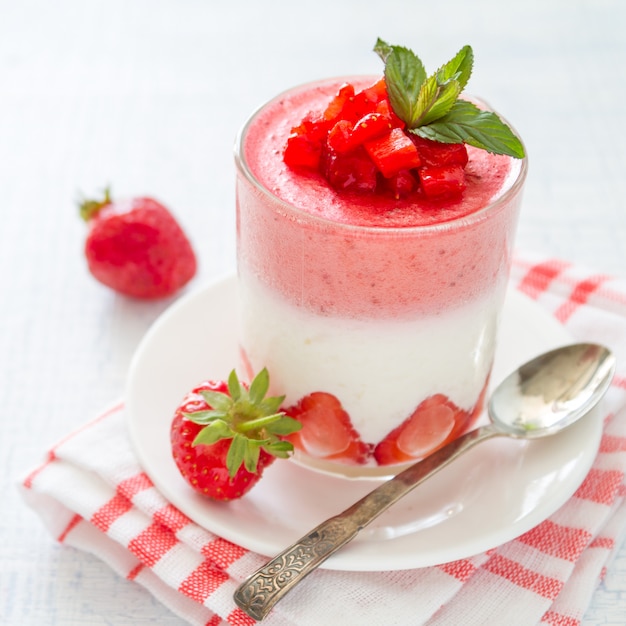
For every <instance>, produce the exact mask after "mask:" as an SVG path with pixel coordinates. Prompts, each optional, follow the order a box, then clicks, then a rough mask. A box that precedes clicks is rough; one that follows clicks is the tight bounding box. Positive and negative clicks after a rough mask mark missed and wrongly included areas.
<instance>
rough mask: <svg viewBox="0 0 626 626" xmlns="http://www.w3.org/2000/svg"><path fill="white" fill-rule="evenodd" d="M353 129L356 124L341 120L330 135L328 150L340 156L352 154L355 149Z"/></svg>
mask: <svg viewBox="0 0 626 626" xmlns="http://www.w3.org/2000/svg"><path fill="white" fill-rule="evenodd" d="M353 128H354V124H353V123H352V122H350V121H349V120H339V121H338V122H337V123H336V124H335V125H334V126H333V127H332V128H331V129H330V132H329V133H328V139H327V146H328V148H330V149H331V150H334V151H335V152H337V153H339V154H342V153H344V152H350V150H352V148H353V147H354V146H353V145H352V129H353Z"/></svg>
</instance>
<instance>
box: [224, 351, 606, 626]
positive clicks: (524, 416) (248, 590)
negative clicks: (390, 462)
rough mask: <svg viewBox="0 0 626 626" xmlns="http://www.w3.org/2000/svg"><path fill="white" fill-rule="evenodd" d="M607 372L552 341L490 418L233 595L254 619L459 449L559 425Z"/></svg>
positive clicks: (596, 359) (602, 362) (595, 393)
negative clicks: (552, 343)
mask: <svg viewBox="0 0 626 626" xmlns="http://www.w3.org/2000/svg"><path fill="white" fill-rule="evenodd" d="M614 372H615V357H614V356H613V354H612V353H611V352H610V351H609V350H608V349H607V348H605V347H604V346H601V345H598V344H593V343H579V344H573V345H569V346H564V347H561V348H557V349H556V350H552V351H550V352H547V353H545V354H542V355H540V356H538V357H536V358H534V359H532V360H531V361H529V362H527V363H525V364H524V365H522V366H521V367H520V368H518V369H517V370H516V371H515V372H513V373H512V374H511V375H509V376H508V377H507V378H505V379H504V380H503V381H502V383H500V385H498V387H497V388H496V390H495V391H494V392H493V394H492V396H491V398H490V400H489V404H488V414H489V417H490V423H489V424H487V425H485V426H480V427H478V428H476V429H474V430H472V431H470V432H467V433H465V434H464V435H461V436H460V437H459V438H457V439H455V440H454V441H452V442H450V443H449V444H447V445H445V446H444V447H442V448H440V449H439V450H437V451H436V452H434V453H433V454H431V455H429V456H428V457H426V458H424V459H422V460H421V461H417V462H416V463H414V464H413V465H410V466H409V467H408V468H406V469H405V470H403V471H402V472H400V473H399V474H397V475H396V476H394V477H393V478H391V479H390V480H388V481H386V482H384V483H382V484H381V485H380V486H378V487H377V488H376V489H374V490H373V491H371V492H370V493H368V494H367V495H366V496H364V497H363V498H361V499H360V500H359V501H358V502H355V503H354V504H353V505H352V506H350V507H349V508H347V509H346V510H345V511H343V512H342V513H339V514H338V515H335V516H334V517H331V518H330V519H328V520H326V521H325V522H322V523H321V524H319V525H318V526H317V527H316V528H314V529H313V530H312V531H310V532H309V533H307V534H306V535H304V536H303V537H302V538H301V539H299V540H298V541H297V542H296V543H295V544H293V545H292V546H290V547H288V548H286V549H285V550H283V552H281V553H280V554H279V555H278V556H276V557H274V558H273V559H271V560H270V561H269V562H268V563H267V564H266V565H264V566H263V567H261V568H260V569H259V570H257V571H256V572H255V573H254V574H252V575H251V576H250V577H249V578H248V579H247V580H246V581H244V582H243V583H242V584H241V585H240V586H239V587H238V588H237V590H236V591H235V594H234V599H235V602H236V603H237V605H238V606H239V607H240V608H241V609H242V610H243V611H244V612H246V613H247V614H248V615H250V616H251V617H253V618H254V619H256V620H261V619H263V618H264V617H265V616H266V615H267V614H268V613H269V611H270V610H271V608H272V607H273V606H274V605H275V604H276V602H278V601H279V600H280V599H281V598H282V597H283V596H284V595H285V594H286V593H287V592H289V591H290V590H291V589H293V587H295V586H296V585H297V584H298V583H299V582H300V581H301V580H302V579H303V578H304V577H305V576H307V575H308V574H309V573H311V572H312V571H313V570H315V569H316V568H317V567H318V566H319V565H320V564H321V563H323V562H324V561H325V560H326V559H327V558H328V557H330V556H331V555H332V554H334V553H335V552H336V551H337V550H339V549H340V548H341V547H342V546H344V545H345V544H347V543H348V542H350V541H351V540H352V539H353V538H354V537H355V536H356V535H357V534H358V533H359V531H360V530H361V529H362V528H364V527H365V526H366V525H367V524H369V523H370V522H372V521H373V520H374V519H376V518H377V517H378V516H379V515H380V514H381V513H383V512H384V511H386V510H387V509H388V508H389V507H390V506H392V505H393V504H394V503H395V502H397V501H398V500H399V499H400V498H402V497H403V496H405V495H406V494H407V493H409V492H410V491H412V490H413V489H415V487H417V486H418V485H420V484H421V483H423V482H424V481H425V480H427V479H428V478H430V477H431V476H433V474H435V473H437V472H438V471H439V470H441V469H442V468H444V467H445V466H447V465H449V464H450V463H451V462H452V461H454V460H455V459H456V458H458V457H459V456H460V455H462V454H463V453H464V452H466V451H468V450H470V449H471V448H473V447H474V446H475V445H477V444H478V443H480V442H482V441H485V440H487V439H491V438H493V437H496V436H508V437H514V438H517V439H537V438H539V437H545V436H548V435H554V434H556V433H557V432H559V431H562V430H563V429H565V428H567V427H568V426H570V425H571V424H573V423H574V422H576V421H577V420H579V419H580V418H581V417H583V416H584V415H586V414H587V413H588V412H589V411H590V410H591V409H592V408H593V407H594V406H595V405H596V404H597V402H598V401H599V400H600V398H601V397H602V396H603V395H604V393H605V392H606V390H607V389H608V387H609V385H610V383H611V380H612V378H613V374H614Z"/></svg>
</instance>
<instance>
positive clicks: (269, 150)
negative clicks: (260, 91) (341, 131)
mask: <svg viewBox="0 0 626 626" xmlns="http://www.w3.org/2000/svg"><path fill="white" fill-rule="evenodd" d="M350 80H351V81H352V82H353V83H355V87H356V88H357V89H358V88H362V87H365V86H367V85H370V84H372V82H374V80H375V79H373V78H372V79H363V78H361V79H350ZM342 82H345V81H341V80H340V81H337V80H331V81H325V82H321V83H318V84H317V86H316V87H315V88H314V89H313V90H311V88H310V87H308V86H304V87H303V88H301V89H299V90H294V91H292V92H290V93H289V94H288V95H283V96H281V97H279V98H277V99H275V100H274V101H272V102H271V103H270V104H269V105H268V106H267V107H265V108H264V109H263V110H262V111H261V112H260V113H258V114H257V117H256V118H255V121H254V124H252V125H250V126H248V127H247V129H246V136H245V149H244V154H243V157H244V159H245V161H246V163H247V165H248V167H249V169H250V171H251V172H252V173H253V176H255V177H256V178H257V180H258V183H259V184H260V185H261V186H262V187H264V188H265V189H266V190H268V191H269V192H270V193H271V194H274V195H275V196H276V197H278V198H280V199H281V200H282V201H284V203H285V205H283V206H280V207H277V208H276V212H266V211H250V212H248V213H247V214H246V220H247V222H248V223H247V228H246V230H245V231H244V232H243V233H242V235H243V236H244V237H246V240H245V241H244V242H243V243H242V248H243V254H244V259H243V260H244V263H245V264H246V265H247V266H248V267H249V269H250V270H252V271H253V273H254V274H256V275H257V276H263V277H264V278H263V282H264V283H265V284H266V285H267V286H268V287H269V288H271V289H272V290H275V291H276V292H277V293H280V294H282V296H283V297H285V298H286V299H287V300H289V301H290V302H292V303H293V304H296V305H297V306H301V307H304V308H307V309H309V310H311V311H317V312H318V313H320V314H324V315H329V314H330V315H341V316H345V317H358V318H361V317H364V316H365V317H368V318H377V317H382V318H387V317H389V316H394V317H397V316H400V317H403V316H412V315H414V314H416V313H435V312H436V311H437V310H445V309H447V308H449V307H450V306H456V304H457V303H461V302H465V301H467V300H468V299H474V298H476V297H477V296H478V295H480V293H482V292H484V291H485V290H490V289H491V288H492V285H493V277H495V276H498V275H499V274H500V271H501V267H502V265H503V264H504V265H506V264H507V263H508V259H509V255H510V248H511V244H512V242H511V240H510V237H509V233H510V232H511V231H512V230H513V229H512V228H511V221H514V220H515V219H516V215H512V214H511V212H510V211H506V203H505V202H503V203H502V206H501V207H500V208H495V210H494V211H492V212H491V213H494V212H496V213H497V215H495V216H494V215H490V217H489V219H488V220H487V219H486V216H485V217H481V216H479V215H474V216H473V217H472V218H471V223H468V225H467V226H463V224H462V223H461V224H459V221H458V220H462V218H463V217H464V216H468V215H470V214H475V213H476V211H480V210H481V209H483V208H484V207H485V206H487V205H488V204H489V203H490V202H492V201H493V199H494V198H497V197H498V195H502V193H503V192H504V190H505V189H506V187H507V186H510V185H511V183H512V182H513V181H514V180H515V178H516V177H517V174H518V173H519V162H516V161H515V160H514V159H511V158H509V157H503V156H496V155H493V154H490V153H487V152H485V151H483V150H477V149H474V148H471V147H469V148H468V152H469V157H470V163H469V165H468V167H467V170H466V176H467V189H466V191H465V193H464V195H463V198H462V199H461V200H460V201H459V202H455V203H450V204H448V205H447V206H443V207H442V206H441V204H440V203H439V204H436V205H434V204H433V203H432V202H428V201H421V202H420V203H419V204H417V203H416V202H415V200H414V199H412V198H410V199H407V200H400V201H394V200H392V199H391V198H389V197H384V196H383V197H381V196H363V195H359V194H341V195H340V194H338V193H336V192H335V191H334V190H333V189H332V188H330V187H329V185H328V184H327V183H326V181H325V180H324V179H323V178H322V176H321V175H319V176H318V175H315V174H305V175H302V174H300V173H297V172H294V171H292V170H290V169H289V168H288V167H287V166H286V165H285V164H284V162H283V160H282V156H281V155H282V150H283V148H284V145H285V142H286V140H287V137H288V136H289V133H290V131H291V128H292V127H293V126H296V125H297V124H298V123H299V122H300V120H301V119H302V118H303V117H305V115H306V114H307V113H308V112H310V111H323V110H324V108H325V107H326V105H327V104H328V102H329V100H330V99H331V98H332V97H333V96H334V95H335V94H336V92H337V91H338V88H339V86H340V85H341V83H342ZM514 165H515V166H516V171H512V167H513V166H514ZM258 193H259V194H260V196H262V195H263V193H264V192H262V191H260V190H259V191H258ZM259 202H263V200H262V198H261V197H259ZM298 209H299V210H300V211H302V212H304V213H306V214H307V217H306V219H303V218H301V216H300V215H299V211H298ZM513 213H515V212H513ZM278 220H280V224H278ZM451 222H454V224H450V223H451ZM480 222H482V224H481V223H480ZM415 228H419V229H420V235H419V245H416V239H415V237H416V233H415ZM248 235H249V237H248ZM302 268H306V272H305V274H304V275H303V271H302ZM339 270H340V271H339Z"/></svg>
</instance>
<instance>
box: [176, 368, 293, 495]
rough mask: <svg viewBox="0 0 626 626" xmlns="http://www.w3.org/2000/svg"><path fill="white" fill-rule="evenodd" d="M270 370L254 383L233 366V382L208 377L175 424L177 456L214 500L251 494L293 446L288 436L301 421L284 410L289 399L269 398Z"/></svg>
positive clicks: (183, 469)
mask: <svg viewBox="0 0 626 626" xmlns="http://www.w3.org/2000/svg"><path fill="white" fill-rule="evenodd" d="M268 389H269V374H268V372H267V370H266V369H263V370H261V372H259V374H257V376H256V377H255V378H254V380H253V381H252V383H251V384H250V387H249V388H248V387H247V386H246V385H244V384H242V383H241V382H240V381H239V379H238V377H237V374H236V373H235V371H234V370H233V371H232V372H231V374H230V376H229V378H228V381H227V382H225V381H212V380H208V381H204V382H202V383H201V384H199V385H198V386H196V387H195V388H194V389H192V390H191V391H190V392H189V393H188V394H187V395H186V396H185V398H184V399H183V401H182V402H181V403H180V405H179V406H178V408H177V409H176V411H175V413H174V418H173V419H172V423H171V426H170V443H171V449H172V455H173V457H174V461H175V463H176V466H177V467H178V470H179V471H180V473H181V474H182V476H183V478H184V479H185V480H186V481H187V482H188V483H189V484H190V485H191V487H193V489H195V490H196V491H197V492H198V493H201V494H202V495H205V496H208V497H209V498H212V499H214V500H233V499H235V498H240V497H241V496H243V495H244V494H246V493H247V492H248V491H249V490H250V489H251V488H252V487H253V486H254V485H255V484H256V483H257V482H258V481H259V479H260V478H261V476H262V474H263V471H264V470H265V468H266V467H267V466H268V465H270V464H271V463H272V462H273V461H274V460H275V459H276V458H287V457H288V456H289V454H290V453H291V451H292V450H293V445H292V444H291V443H290V442H289V441H285V440H284V437H286V436H287V435H290V434H291V433H293V432H295V431H297V430H298V429H299V428H300V424H299V423H298V422H297V421H296V420H295V419H293V418H291V417H289V416H287V415H285V414H284V413H283V412H281V411H280V405H281V403H282V401H283V397H278V396H276V397H265V396H266V394H267V391H268Z"/></svg>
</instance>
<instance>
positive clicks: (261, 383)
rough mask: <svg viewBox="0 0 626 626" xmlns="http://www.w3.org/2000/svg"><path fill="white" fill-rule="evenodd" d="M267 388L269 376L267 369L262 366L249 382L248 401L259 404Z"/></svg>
mask: <svg viewBox="0 0 626 626" xmlns="http://www.w3.org/2000/svg"><path fill="white" fill-rule="evenodd" d="M269 388H270V377H269V374H268V373H267V369H266V368H263V369H262V370H261V371H260V372H259V373H258V374H257V375H256V376H255V377H254V380H253V381H252V382H251V383H250V390H249V391H248V394H249V396H250V402H252V404H259V403H260V402H261V400H263V398H264V397H265V394H266V393H267V390H268V389H269Z"/></svg>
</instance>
